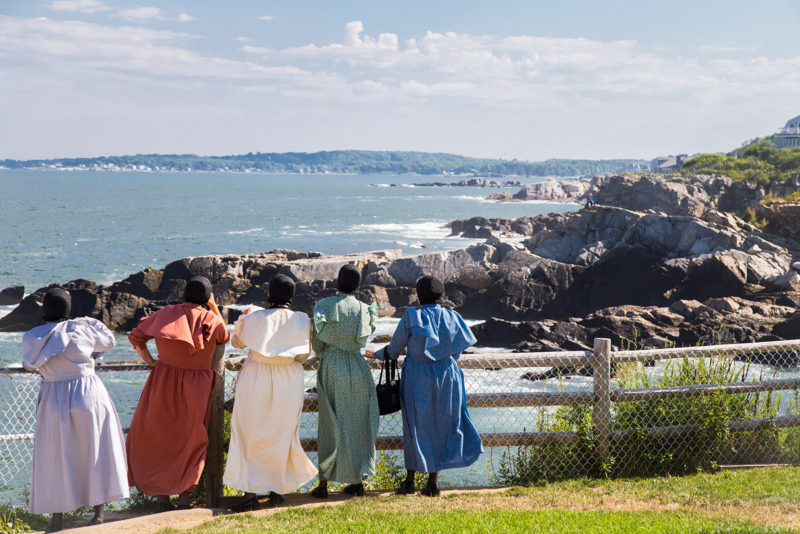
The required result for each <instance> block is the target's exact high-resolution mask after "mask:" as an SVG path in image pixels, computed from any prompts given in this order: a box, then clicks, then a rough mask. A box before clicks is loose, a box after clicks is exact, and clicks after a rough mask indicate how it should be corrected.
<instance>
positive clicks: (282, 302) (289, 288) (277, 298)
mask: <svg viewBox="0 0 800 534" xmlns="http://www.w3.org/2000/svg"><path fill="white" fill-rule="evenodd" d="M293 296H294V281H293V280H292V279H291V278H289V277H288V276H286V275H285V274H276V275H275V276H273V277H272V279H271V280H270V281H269V296H268V297H267V300H268V301H269V305H270V306H272V307H273V308H275V307H279V306H288V305H289V302H290V301H291V300H292V297H293Z"/></svg>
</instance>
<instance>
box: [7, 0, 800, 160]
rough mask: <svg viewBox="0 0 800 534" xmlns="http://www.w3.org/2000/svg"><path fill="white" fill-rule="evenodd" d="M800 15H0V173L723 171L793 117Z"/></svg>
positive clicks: (681, 4) (420, 8) (777, 10)
mask: <svg viewBox="0 0 800 534" xmlns="http://www.w3.org/2000/svg"><path fill="white" fill-rule="evenodd" d="M799 36H800V2H795V1H777V0H772V1H770V0H766V1H764V2H761V3H756V2H752V1H750V2H738V1H726V2H721V1H702V0H695V1H694V2H686V1H672V2H651V1H640V2H632V1H630V2H623V1H605V2H602V1H594V2H589V1H577V0H573V1H571V0H562V1H509V2H504V1H494V2H476V1H459V2H443V1H435V0H429V1H426V2H415V1H412V2H409V1H404V2H392V3H389V2H379V1H374V0H373V1H359V2H331V1H313V2H311V1H293V2H271V1H262V2H253V1H250V2H246V1H236V0H232V1H229V2H210V1H198V0H195V1H168V2H148V1H147V0H142V1H139V2H113V1H106V0H49V1H44V2H39V1H30V0H28V1H24V2H23V1H9V0H0V97H2V98H0V114H2V115H1V116H2V117H3V120H2V121H1V122H0V158H5V157H11V158H36V157H60V156H94V155H106V154H133V153H149V152H158V153H198V154H236V153H244V152H249V151H262V152H271V151H276V152H283V151H316V150H333V149H374V150H422V151H430V152H439V151H441V152H452V153H458V154H464V155H471V156H482V157H502V158H519V159H528V160H540V159H545V158H550V157H574V158H584V157H586V158H614V157H643V158H650V157H654V156H656V155H660V154H671V153H677V152H689V153H694V152H701V151H726V150H730V149H731V148H734V147H736V146H738V145H739V144H740V143H741V142H742V141H743V140H745V139H747V138H750V137H754V136H759V135H764V134H768V133H772V132H774V131H775V130H776V129H777V128H778V127H780V126H782V125H783V123H784V122H785V121H786V120H787V119H789V118H790V117H792V116H795V115H797V114H800V39H799V38H798V37H799Z"/></svg>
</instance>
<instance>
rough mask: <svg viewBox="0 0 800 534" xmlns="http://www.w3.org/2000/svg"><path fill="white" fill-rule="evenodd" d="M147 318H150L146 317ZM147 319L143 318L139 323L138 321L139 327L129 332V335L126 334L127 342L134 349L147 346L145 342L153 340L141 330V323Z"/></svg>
mask: <svg viewBox="0 0 800 534" xmlns="http://www.w3.org/2000/svg"><path fill="white" fill-rule="evenodd" d="M147 317H150V316H149V315H148V316H147ZM147 317H144V318H143V319H142V320H141V321H139V326H137V327H136V328H134V329H133V330H131V332H130V334H128V341H130V343H131V345H133V346H134V347H136V348H142V347H145V346H147V342H148V341H149V340H151V339H153V336H148V335H147V334H145V333H144V332H143V331H142V329H141V326H142V322H144V321H146V320H147Z"/></svg>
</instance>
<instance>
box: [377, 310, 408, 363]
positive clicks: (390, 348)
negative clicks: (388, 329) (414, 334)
mask: <svg viewBox="0 0 800 534" xmlns="http://www.w3.org/2000/svg"><path fill="white" fill-rule="evenodd" d="M409 335H410V332H409V330H408V328H407V327H406V322H405V320H403V319H400V322H399V323H397V328H395V330H394V334H392V340H391V341H389V344H388V345H386V346H385V347H383V348H382V349H380V350H379V351H376V352H374V353H373V354H374V356H373V358H375V359H376V360H384V361H385V360H396V359H397V358H399V357H400V354H401V353H402V352H403V349H404V348H406V345H407V344H408V337H409Z"/></svg>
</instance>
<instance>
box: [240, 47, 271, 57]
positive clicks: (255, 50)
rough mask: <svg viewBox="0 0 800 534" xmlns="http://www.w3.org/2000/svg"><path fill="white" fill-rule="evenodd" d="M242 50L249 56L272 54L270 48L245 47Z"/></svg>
mask: <svg viewBox="0 0 800 534" xmlns="http://www.w3.org/2000/svg"><path fill="white" fill-rule="evenodd" d="M242 50H244V51H245V52H247V53H248V54H258V55H267V54H269V53H270V50H269V49H268V48H263V47H260V46H250V45H244V46H243V47H242Z"/></svg>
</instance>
